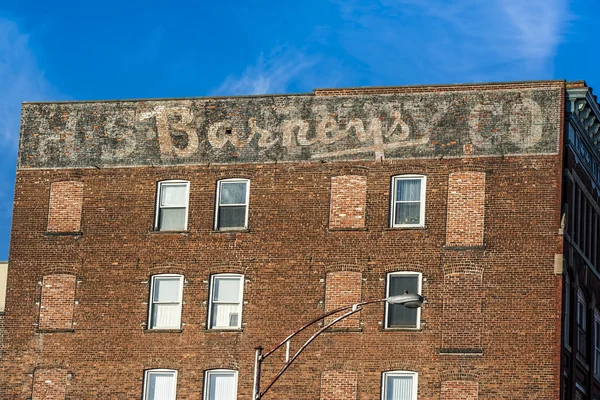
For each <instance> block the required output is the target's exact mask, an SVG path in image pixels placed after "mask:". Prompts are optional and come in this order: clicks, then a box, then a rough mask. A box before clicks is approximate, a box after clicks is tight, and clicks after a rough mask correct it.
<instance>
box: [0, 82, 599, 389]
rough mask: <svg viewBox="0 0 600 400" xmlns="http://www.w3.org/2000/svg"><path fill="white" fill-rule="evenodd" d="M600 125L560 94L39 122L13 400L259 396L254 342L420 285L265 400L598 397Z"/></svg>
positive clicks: (456, 94)
mask: <svg viewBox="0 0 600 400" xmlns="http://www.w3.org/2000/svg"><path fill="white" fill-rule="evenodd" d="M599 117H600V110H599V108H598V103H597V101H596V98H595V97H594V96H593V95H592V93H591V89H590V88H589V87H587V86H586V85H585V83H583V82H572V83H566V82H564V81H543V82H516V83H506V84H481V85H479V84H477V85H475V84H473V85H442V86H418V87H383V88H355V89H317V90H314V92H313V93H309V94H300V95H277V96H251V97H228V98H198V99H164V100H135V101H93V102H62V103H26V104H24V105H23V111H22V124H21V139H20V148H19V161H18V170H17V180H16V189H15V206H14V215H13V229H12V236H11V249H10V257H9V261H10V264H9V273H8V291H7V298H6V312H5V317H4V318H5V322H4V336H3V337H4V340H3V342H2V359H1V360H0V367H1V370H0V372H1V373H2V375H1V379H0V393H1V394H0V397H2V398H3V399H26V398H32V399H36V400H37V399H148V400H149V399H157V400H158V399H174V398H175V396H177V398H178V399H204V400H206V399H211V400H212V399H215V400H230V399H235V398H237V399H240V400H250V399H251V397H252V394H251V393H252V374H253V366H254V348H255V347H256V346H258V345H262V346H264V347H265V348H267V349H268V348H270V347H273V346H275V345H276V344H277V343H278V342H279V341H281V340H282V339H283V338H284V337H285V336H287V335H288V334H289V333H290V332H292V331H294V330H295V329H296V328H298V327H300V326H301V325H303V324H304V323H305V322H307V321H308V320H310V319H312V318H314V317H316V316H318V315H320V314H322V313H324V312H325V311H327V310H332V309H334V308H336V307H339V306H341V305H344V304H351V303H355V302H359V301H361V300H366V299H377V298H382V297H386V296H388V295H395V294H399V293H403V292H404V291H406V290H407V291H410V292H419V293H421V294H422V295H423V296H424V297H425V299H426V302H425V303H424V304H423V306H422V308H420V309H417V310H409V309H406V308H402V307H401V306H392V305H371V306H369V307H365V308H364V310H362V311H361V312H360V313H359V314H357V315H355V316H353V317H350V318H348V319H346V320H344V321H343V322H341V323H340V324H338V325H336V327H335V328H332V329H330V330H329V331H327V332H325V333H324V334H323V335H321V337H319V338H318V339H317V340H316V341H315V342H314V343H313V344H311V346H310V347H309V348H308V349H307V350H306V352H305V353H303V354H302V356H301V357H300V358H299V360H298V362H297V363H295V364H294V365H293V366H292V367H291V368H290V369H289V370H288V372H287V373H286V374H285V375H283V377H282V378H281V380H279V381H278V382H277V383H276V384H275V385H274V386H273V388H272V389H271V391H270V392H269V393H268V394H267V395H266V396H265V398H269V399H271V398H272V399H322V400H325V399H336V400H356V399H361V400H376V399H385V400H387V399H390V400H414V399H416V398H417V397H418V399H436V400H438V399H441V400H454V399H469V400H473V399H558V398H561V397H562V398H564V399H590V400H593V399H595V398H597V396H600V386H599V384H600V381H599V380H598V379H599V376H600V340H599V339H600V338H598V334H599V333H600V332H599V331H600V315H599V313H598V311H596V309H597V307H600V300H599V299H598V298H599V297H600V296H597V294H600V280H599V278H600V275H599V273H598V256H599V254H598V250H597V247H598V246H597V243H598V229H599V228H598V214H599V210H600V208H599V206H598V195H599V185H600V168H599V166H600V151H599V145H598V138H599V134H598V133H599V132H598V127H599V124H598V122H597V120H596V118H599ZM326 321H328V320H326ZM310 333H312V332H310ZM310 333H307V335H309V334H310ZM299 343H300V341H298V342H296V341H293V342H292V343H291V348H292V350H295V349H296V348H297V346H298V345H299ZM280 353H281V354H280ZM284 353H285V351H281V352H278V353H276V354H275V355H274V356H273V357H272V358H269V359H268V360H267V361H265V363H264V364H263V379H266V380H268V379H270V377H272V376H274V374H275V373H276V371H277V370H278V369H279V368H280V367H281V363H282V362H283V360H284V357H285V354H284Z"/></svg>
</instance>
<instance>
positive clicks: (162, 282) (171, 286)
mask: <svg viewBox="0 0 600 400" xmlns="http://www.w3.org/2000/svg"><path fill="white" fill-rule="evenodd" d="M180 288H181V278H178V277H172V278H154V299H153V300H154V301H177V302H178V301H179V290H180Z"/></svg>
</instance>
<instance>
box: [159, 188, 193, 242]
mask: <svg viewBox="0 0 600 400" xmlns="http://www.w3.org/2000/svg"><path fill="white" fill-rule="evenodd" d="M187 200H188V183H187V182H181V183H179V182H178V183H169V182H162V183H160V191H159V204H158V206H159V215H158V221H157V223H158V229H159V230H166V231H168V230H184V229H186V217H187Z"/></svg>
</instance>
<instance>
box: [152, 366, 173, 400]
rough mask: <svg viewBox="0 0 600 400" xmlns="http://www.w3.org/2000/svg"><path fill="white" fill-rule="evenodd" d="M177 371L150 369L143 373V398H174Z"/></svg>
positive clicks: (163, 399)
mask: <svg viewBox="0 0 600 400" xmlns="http://www.w3.org/2000/svg"><path fill="white" fill-rule="evenodd" d="M176 390H177V371H174V370H172V369H151V370H148V371H146V372H145V373H144V400H175V393H176Z"/></svg>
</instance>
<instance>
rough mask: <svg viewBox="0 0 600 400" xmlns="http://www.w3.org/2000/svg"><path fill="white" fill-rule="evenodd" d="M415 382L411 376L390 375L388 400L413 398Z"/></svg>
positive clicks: (410, 399) (408, 399) (409, 399)
mask: <svg viewBox="0 0 600 400" xmlns="http://www.w3.org/2000/svg"><path fill="white" fill-rule="evenodd" d="M412 398H413V383H412V377H410V376H388V383H387V399H386V400H412Z"/></svg>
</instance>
